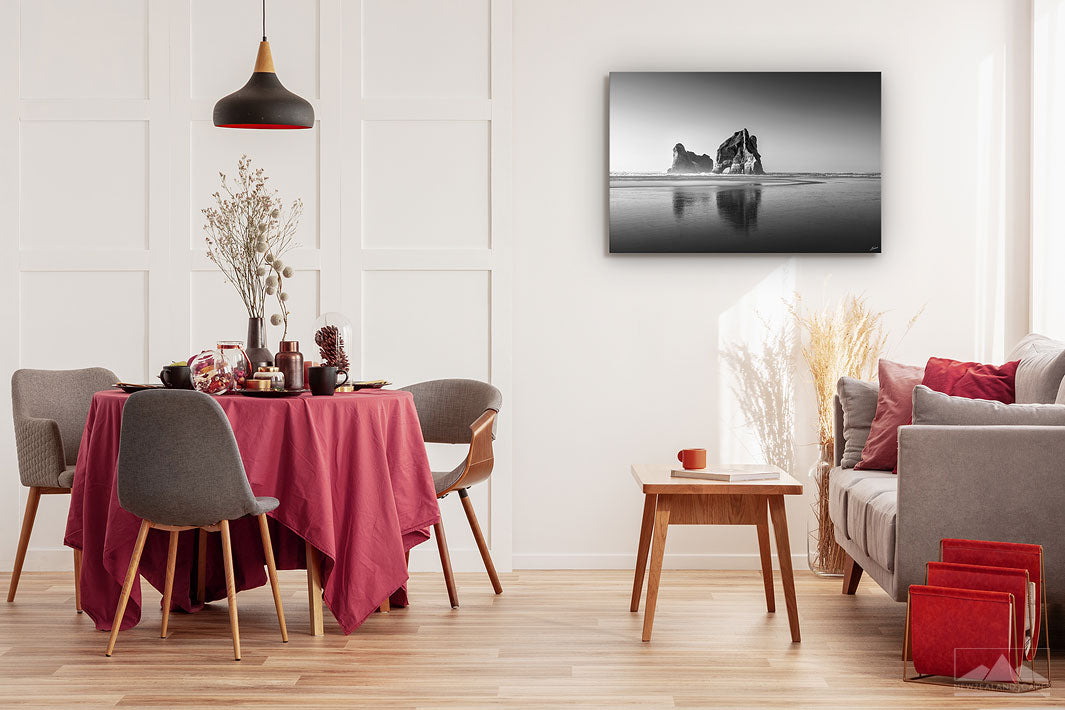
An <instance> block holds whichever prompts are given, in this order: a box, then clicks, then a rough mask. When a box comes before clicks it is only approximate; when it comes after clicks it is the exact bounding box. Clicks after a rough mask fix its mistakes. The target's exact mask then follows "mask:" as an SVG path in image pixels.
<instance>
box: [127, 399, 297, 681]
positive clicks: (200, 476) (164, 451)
mask: <svg viewBox="0 0 1065 710" xmlns="http://www.w3.org/2000/svg"><path fill="white" fill-rule="evenodd" d="M118 502H119V504H120V505H121V506H122V507H123V508H125V509H126V510H128V511H129V512H131V513H133V514H134V515H136V516H138V517H140V518H142V521H141V527H140V531H139V532H138V534H137V542H136V544H135V545H134V548H133V555H132V557H131V558H130V561H129V569H128V571H127V572H126V581H125V583H124V584H123V585H122V594H121V595H120V596H119V598H118V608H117V610H116V611H115V618H114V622H113V623H112V624H111V638H110V639H109V640H108V642H107V655H108V656H110V655H111V652H112V651H113V650H114V648H115V641H116V640H117V639H118V630H119V628H120V627H121V626H122V617H123V615H124V614H125V613H126V602H127V601H129V593H130V590H131V589H132V587H133V583H134V581H136V579H137V568H138V566H139V564H140V557H141V552H142V551H143V550H144V543H145V540H147V538H148V531H149V530H150V529H152V528H156V529H157V530H165V531H168V532H169V533H170V547H169V549H168V551H167V560H166V581H165V583H164V588H163V624H162V630H161V632H160V633H161V636H162V637H163V638H166V628H167V622H168V620H169V616H170V599H171V593H172V592H173V585H174V567H175V563H176V560H177V548H178V534H179V533H180V532H181V531H183V530H195V529H200V530H205V531H208V532H221V533H222V559H223V562H224V564H225V577H226V596H227V597H228V599H229V624H230V628H231V631H232V633H233V655H234V658H236V660H238V661H239V660H240V633H239V630H238V628H237V594H236V584H235V582H234V579H233V548H232V544H231V541H230V536H229V521H230V520H235V519H237V518H242V517H244V516H245V515H254V516H257V517H258V519H259V533H260V536H261V537H262V544H263V555H264V556H265V558H266V568H267V571H268V572H269V576H270V587H271V589H272V590H273V593H274V606H275V607H276V609H277V621H278V623H279V624H280V626H281V640H282V641H288V630H287V629H286V628H285V612H284V610H283V608H282V606H281V593H280V590H279V589H278V586H277V568H276V566H275V564H274V553H273V547H272V546H271V544H270V531H269V528H268V527H267V524H266V513H268V512H269V511H271V510H273V509H275V508H276V507H277V506H278V501H277V498H266V497H256V496H255V494H254V493H252V490H251V486H250V485H249V484H248V476H247V474H246V473H245V472H244V464H243V463H242V462H241V459H240V451H239V450H238V449H237V441H236V439H235V438H234V437H233V429H232V427H231V426H230V424H229V419H228V418H227V417H226V415H225V412H223V411H222V407H221V406H219V404H218V402H216V401H214V398H212V397H211V396H210V395H206V394H203V393H201V392H194V391H192V390H149V391H146V392H138V393H136V394H134V395H132V396H130V398H129V400H128V401H127V402H126V405H125V407H123V409H122V434H121V439H120V443H119V449H118Z"/></svg>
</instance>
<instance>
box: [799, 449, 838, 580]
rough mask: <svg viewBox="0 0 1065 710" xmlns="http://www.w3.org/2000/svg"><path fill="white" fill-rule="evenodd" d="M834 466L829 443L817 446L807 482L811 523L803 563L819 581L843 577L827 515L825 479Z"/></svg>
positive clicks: (833, 451) (826, 483) (809, 523)
mask: <svg viewBox="0 0 1065 710" xmlns="http://www.w3.org/2000/svg"><path fill="white" fill-rule="evenodd" d="M834 465H835V446H834V445H833V442H831V441H829V442H826V443H823V444H821V446H820V449H819V450H818V457H817V461H815V462H814V465H813V466H812V467H811V468H810V480H811V481H812V482H813V484H814V496H815V497H814V502H813V503H812V504H811V507H812V508H813V513H814V514H813V519H812V520H810V521H809V522H808V523H807V524H808V526H809V528H808V530H807V537H806V561H807V562H808V563H809V565H810V571H811V572H813V573H814V574H816V575H819V576H822V577H838V576H841V575H842V574H843V561H844V552H843V548H841V547H840V546H839V544H837V543H836V534H835V529H834V526H833V525H832V518H831V517H830V516H829V513H828V475H829V473H830V472H831V471H832V467H833V466H834Z"/></svg>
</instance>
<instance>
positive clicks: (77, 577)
mask: <svg viewBox="0 0 1065 710" xmlns="http://www.w3.org/2000/svg"><path fill="white" fill-rule="evenodd" d="M74 608H75V609H77V611H78V613H79V614H80V613H81V550H74Z"/></svg>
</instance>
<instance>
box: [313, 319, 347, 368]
mask: <svg viewBox="0 0 1065 710" xmlns="http://www.w3.org/2000/svg"><path fill="white" fill-rule="evenodd" d="M314 342H315V343H317V344H318V352H319V353H321V355H322V362H323V363H324V364H326V365H329V366H331V367H335V368H336V369H338V370H343V371H344V372H347V371H348V365H349V363H348V356H347V354H346V353H345V352H344V339H343V338H342V337H341V335H340V330H339V329H338V328H337V327H336V326H335V325H327V326H323V327H321V328H319V329H318V332H316V333H315V334H314Z"/></svg>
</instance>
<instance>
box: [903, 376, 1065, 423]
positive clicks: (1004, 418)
mask: <svg viewBox="0 0 1065 710" xmlns="http://www.w3.org/2000/svg"><path fill="white" fill-rule="evenodd" d="M913 423H914V424H945V425H949V426H993V425H999V424H1011V425H1014V426H1065V405H1060V404H1003V403H1002V402H993V401H990V400H986V399H969V398H968V397H951V396H950V395H946V394H943V393H942V392H936V391H935V390H932V389H929V388H928V387H925V386H924V385H918V386H917V387H914V389H913Z"/></svg>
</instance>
